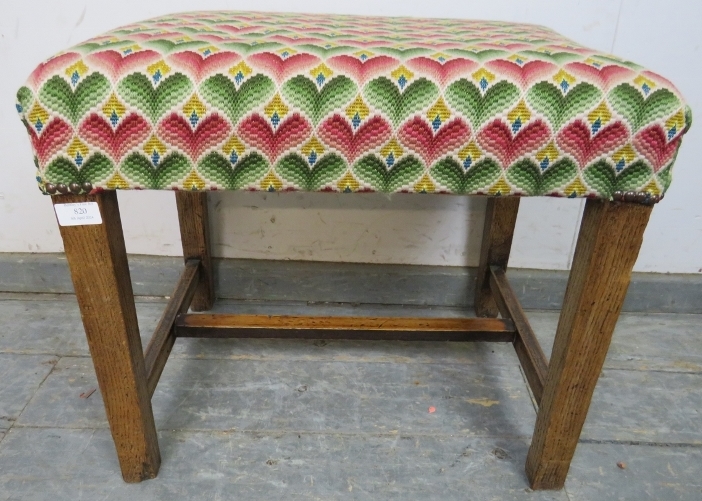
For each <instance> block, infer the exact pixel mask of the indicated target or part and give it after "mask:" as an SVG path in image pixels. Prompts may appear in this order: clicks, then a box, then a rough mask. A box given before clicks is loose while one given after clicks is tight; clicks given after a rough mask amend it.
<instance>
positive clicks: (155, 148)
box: [144, 135, 166, 156]
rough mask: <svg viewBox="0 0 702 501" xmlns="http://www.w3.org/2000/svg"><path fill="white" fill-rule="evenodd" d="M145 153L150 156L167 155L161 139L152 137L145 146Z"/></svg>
mask: <svg viewBox="0 0 702 501" xmlns="http://www.w3.org/2000/svg"><path fill="white" fill-rule="evenodd" d="M144 153H146V154H147V155H150V156H153V154H154V153H156V154H158V155H159V156H162V155H163V154H164V153H166V145H165V144H163V143H162V142H161V140H160V139H159V138H157V137H156V136H154V135H152V136H151V137H150V138H149V140H148V141H146V143H145V144H144Z"/></svg>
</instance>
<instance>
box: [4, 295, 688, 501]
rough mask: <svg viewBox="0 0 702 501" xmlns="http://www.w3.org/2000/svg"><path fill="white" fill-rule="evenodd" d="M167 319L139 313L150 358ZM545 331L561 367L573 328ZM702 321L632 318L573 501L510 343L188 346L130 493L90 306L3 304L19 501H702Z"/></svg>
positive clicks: (395, 311) (588, 432)
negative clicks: (538, 446) (94, 346)
mask: <svg viewBox="0 0 702 501" xmlns="http://www.w3.org/2000/svg"><path fill="white" fill-rule="evenodd" d="M163 305H164V301H163V300H148V299H141V300H139V302H138V304H137V309H138V312H139V319H140V325H141V328H142V332H143V333H145V335H144V341H146V340H147V338H148V335H149V333H150V332H151V331H152V330H153V328H154V326H155V324H156V322H157V320H158V317H159V315H160V313H161V311H162V309H163ZM219 308H220V309H221V310H226V311H237V312H248V313H261V312H267V313H299V312H300V311H301V310H303V309H305V308H306V311H308V312H309V311H312V312H317V313H319V314H338V315H344V314H376V315H423V316H429V315H442V316H443V315H451V316H458V315H462V314H463V313H462V312H460V311H457V310H451V309H443V310H437V309H428V308H402V307H389V306H388V307H379V306H375V307H364V306H344V305H337V306H328V305H327V306H320V305H317V306H314V305H313V306H305V307H304V308H303V307H302V306H300V305H297V304H290V303H288V304H283V303H273V304H271V303H266V304H261V303H236V302H229V303H225V304H222V305H220V306H219ZM529 316H530V319H531V320H532V324H533V326H534V328H535V330H536V331H537V333H538V335H539V337H540V338H541V341H542V343H543V345H544V349H545V350H546V351H547V352H550V346H551V343H552V339H553V334H554V332H555V327H556V321H557V314H556V313H554V312H538V311H535V312H530V314H529ZM701 321H702V317H700V316H694V315H668V314H665V315H664V314H658V315H656V314H652V315H644V314H626V315H623V316H622V318H621V320H620V322H619V325H618V327H617V331H616V334H615V338H614V342H613V345H612V348H611V350H610V353H609V356H608V359H607V362H606V364H605V369H604V370H603V372H602V377H601V378H600V382H599V384H598V386H597V390H596V392H595V396H594V399H593V404H592V407H591V409H590V414H589V417H588V420H587V423H586V425H585V429H584V430H583V434H582V437H581V442H580V445H579V446H578V449H577V451H576V454H575V459H574V461H573V464H572V467H571V471H570V475H569V477H568V482H567V484H566V488H565V489H564V490H563V491H557V492H533V491H531V490H530V489H529V488H528V485H527V481H526V478H525V475H524V473H523V466H524V461H525V457H526V452H527V448H528V444H529V440H530V436H531V433H532V429H533V426H534V421H535V410H534V405H533V401H532V398H531V395H530V394H529V390H528V389H527V386H526V384H525V382H524V378H523V374H522V373H521V371H520V368H519V364H518V362H517V359H516V356H515V355H514V353H513V350H512V347H511V346H510V345H506V344H480V343H476V344H448V343H414V344H413V343H402V342H340V341H334V342H321V341H299V342H292V341H290V342H288V341H252V340H178V342H177V343H176V346H175V348H174V352H173V354H172V355H171V358H170V360H169V362H168V365H167V366H166V369H165V371H164V374H163V377H162V379H161V382H160V384H159V387H158V389H157V390H156V393H155V395H154V398H153V405H154V413H155V416H156V424H157V427H158V429H159V440H160V446H161V454H162V457H163V464H162V466H161V472H160V474H159V476H158V478H157V479H155V480H150V481H146V482H143V483H141V484H136V485H128V484H125V483H123V482H122V480H121V477H120V475H119V469H118V465H117V460H116V456H115V451H114V447H113V444H112V441H111V437H110V433H109V430H108V428H107V423H106V420H105V415H104V411H103V406H102V401H101V398H100V392H99V390H98V391H94V390H96V388H97V384H96V380H95V375H94V372H93V368H92V364H91V361H90V358H89V354H88V349H87V345H86V342H85V339H84V335H83V332H82V327H81V324H80V315H79V313H78V308H77V305H76V302H75V298H73V297H72V296H67V295H64V296H60V295H17V294H15V295H9V294H5V295H0V326H1V327H0V501H7V500H19V499H22V500H42V499H46V500H49V499H50V500H98V499H99V500H129V501H138V500H154V499H168V500H170V501H172V500H177V499H203V500H204V499H212V500H224V499H247V500H258V499H261V500H272V499H286V500H287V499H309V500H317V499H319V500H333V499H364V500H366V499H381V500H382V499H402V500H414V499H417V500H431V499H441V500H453V499H466V500H512V499H515V500H517V499H519V500H522V499H524V500H571V501H575V500H609V499H616V500H629V499H631V500H637V501H641V500H648V499H651V500H664V499H671V500H672V499H675V500H683V499H684V500H700V499H702V416H700V409H701V408H702V336H701V335H700V331H701V330H702V327H700V322H701ZM430 408H434V409H435V410H434V412H430ZM618 463H621V464H622V466H625V467H624V468H620V467H619V466H618V465H617V464H618Z"/></svg>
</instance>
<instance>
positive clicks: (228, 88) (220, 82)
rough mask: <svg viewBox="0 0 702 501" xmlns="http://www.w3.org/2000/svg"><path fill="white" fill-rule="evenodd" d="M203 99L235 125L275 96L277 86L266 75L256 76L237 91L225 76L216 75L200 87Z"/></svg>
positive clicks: (246, 81)
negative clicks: (222, 112)
mask: <svg viewBox="0 0 702 501" xmlns="http://www.w3.org/2000/svg"><path fill="white" fill-rule="evenodd" d="M200 92H201V93H202V97H203V98H204V99H205V101H207V102H208V103H210V104H211V105H212V106H215V107H217V108H219V109H220V110H222V111H224V113H225V114H226V115H227V117H229V120H231V121H232V122H233V123H236V122H238V121H239V119H240V118H241V117H243V116H244V115H245V114H246V113H248V112H249V111H250V110H252V109H254V108H255V107H257V106H259V105H260V104H261V103H263V102H265V101H267V100H268V99H270V98H271V96H273V93H274V92H275V84H274V83H273V80H271V79H270V78H268V77H267V76H266V75H255V76H253V77H251V78H249V79H247V80H245V81H244V82H243V83H242V84H241V86H240V87H239V89H238V90H237V88H236V86H235V85H234V82H232V81H231V80H230V79H229V78H227V77H226V76H224V75H214V76H212V77H210V78H208V79H207V80H205V81H204V82H203V83H202V85H200Z"/></svg>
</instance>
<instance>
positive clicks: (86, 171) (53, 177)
mask: <svg viewBox="0 0 702 501" xmlns="http://www.w3.org/2000/svg"><path fill="white" fill-rule="evenodd" d="M113 170H114V166H113V164H112V161H111V160H110V159H109V158H107V157H106V156H105V155H103V154H102V153H95V154H94V155H93V156H91V157H90V158H88V159H87V160H85V161H84V162H83V165H82V166H81V168H80V169H78V168H77V167H76V165H75V164H74V163H73V162H72V161H70V160H68V159H67V158H64V157H59V158H57V159H55V160H54V161H53V162H51V163H50V164H49V166H48V167H47V168H46V171H45V172H44V175H45V177H46V180H47V181H48V182H49V183H53V184H59V183H63V184H70V183H79V184H81V183H85V182H86V181H87V182H89V183H92V184H97V183H99V182H100V181H103V180H104V179H106V178H107V176H109V175H110V174H111V173H112V171H113Z"/></svg>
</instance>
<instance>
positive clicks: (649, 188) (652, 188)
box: [641, 179, 661, 195]
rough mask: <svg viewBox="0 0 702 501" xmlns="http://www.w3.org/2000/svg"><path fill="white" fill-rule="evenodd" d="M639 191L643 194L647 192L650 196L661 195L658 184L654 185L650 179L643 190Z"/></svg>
mask: <svg viewBox="0 0 702 501" xmlns="http://www.w3.org/2000/svg"><path fill="white" fill-rule="evenodd" d="M641 191H643V192H644V193H646V192H648V193H650V194H651V195H660V194H661V189H660V188H659V187H658V184H657V183H656V181H655V179H651V182H650V183H648V184H647V185H646V186H644V189H643V190H641Z"/></svg>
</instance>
